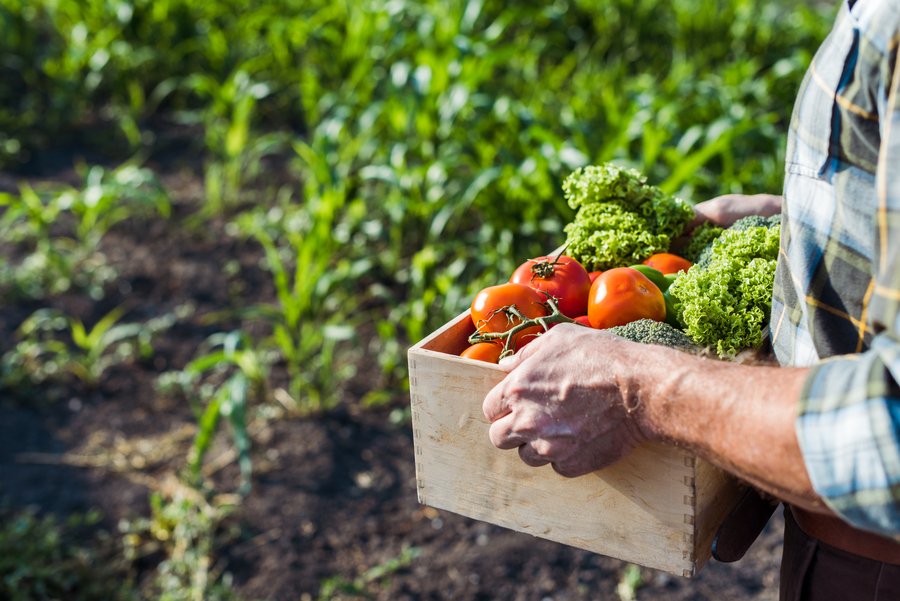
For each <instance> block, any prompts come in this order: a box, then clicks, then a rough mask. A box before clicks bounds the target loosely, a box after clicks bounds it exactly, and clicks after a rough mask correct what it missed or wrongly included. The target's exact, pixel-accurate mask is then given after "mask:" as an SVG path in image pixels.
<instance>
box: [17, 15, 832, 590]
mask: <svg viewBox="0 0 900 601" xmlns="http://www.w3.org/2000/svg"><path fill="white" fill-rule="evenodd" d="M836 8H837V5H836V3H834V4H832V3H824V4H815V3H804V2H799V1H793V0H758V1H754V0H699V1H698V0H670V1H667V2H662V1H658V0H607V1H605V2H589V1H585V0H555V1H550V0H546V1H542V2H533V1H531V0H522V1H519V2H515V3H513V2H498V1H492V0H439V1H438V0H435V1H428V0H423V1H420V2H416V1H412V0H352V1H351V0H328V1H325V0H321V1H320V0H256V1H254V2H249V3H248V2H238V1H236V0H204V1H202V2H201V1H199V0H153V1H150V0H130V1H128V0H80V1H69V0H0V249H2V255H0V297H2V302H3V310H2V311H0V597H2V598H4V599H13V600H20V599H22V600H31V599H67V600H79V599H104V600H106V599H166V600H182V599H184V600H200V599H211V600H213V599H241V600H256V599H259V600H262V599H279V600H280V599H285V600H287V599H291V600H297V599H300V600H304V601H306V600H320V599H463V600H464V599H535V600H543V599H553V600H562V599H622V600H628V599H637V598H640V599H676V600H678V599H737V598H740V599H776V598H777V594H776V590H775V587H776V586H777V578H776V577H777V564H778V560H779V558H780V548H779V541H780V530H779V522H778V520H779V518H778V517H777V516H776V517H775V518H774V519H773V522H772V524H770V528H769V529H768V530H767V532H766V533H765V534H764V535H763V537H762V538H761V539H760V540H759V541H758V543H757V544H756V545H755V546H754V548H753V549H751V552H750V554H749V555H748V557H747V558H746V559H745V560H743V561H742V562H740V563H738V564H734V565H723V564H711V565H710V566H708V567H707V568H706V569H705V570H704V572H703V573H701V575H700V577H698V578H697V579H695V580H685V579H682V578H676V577H671V576H667V575H665V574H662V573H658V572H655V571H653V570H648V569H644V568H640V567H638V566H634V565H629V564H625V563H623V562H619V561H616V560H612V559H609V558H605V557H600V556H595V555H592V554H589V553H586V552H581V551H578V550H575V549H572V548H568V547H564V546H561V545H556V544H553V543H548V542H546V541H541V540H538V539H535V538H532V537H530V536H527V535H519V534H515V533H511V532H508V531H504V530H502V529H499V528H495V527H491V526H488V525H486V524H482V523H478V522H474V521H472V520H467V519H464V518H460V517H458V516H454V515H451V514H447V513H445V512H440V511H436V510H434V509H430V508H427V507H423V506H421V505H419V504H418V503H417V501H416V489H415V473H414V464H413V455H412V437H411V433H410V424H409V408H408V405H409V399H408V382H407V368H406V350H407V348H408V347H409V346H410V345H411V344H414V343H415V342H417V341H418V340H419V339H421V338H422V337H423V336H424V335H426V334H427V333H429V332H430V331H432V330H434V329H435V328H436V327H438V326H439V325H441V324H443V323H444V322H446V321H447V320H448V319H450V318H451V317H453V316H455V315H458V314H459V313H460V312H462V311H463V310H465V308H466V307H467V306H468V304H469V302H470V299H471V296H472V295H473V294H474V293H475V291H477V290H478V289H479V288H481V287H483V286H485V285H489V284H493V283H497V282H498V281H500V280H504V279H506V278H507V277H508V274H509V273H511V271H512V269H513V268H514V267H515V266H516V265H518V264H519V263H520V262H522V261H523V260H524V259H527V258H530V257H532V256H537V255H540V254H543V253H544V252H545V251H547V250H548V249H551V248H555V247H556V246H558V245H559V244H560V242H561V241H562V239H563V237H564V236H563V233H562V228H563V226H564V225H565V224H566V223H567V222H568V221H569V220H570V219H571V217H572V211H571V210H570V209H569V207H567V206H566V204H565V202H564V200H563V198H562V193H561V187H560V186H561V182H562V179H563V178H564V177H565V176H566V175H568V174H569V173H570V172H571V171H572V170H574V169H575V168H577V167H579V166H582V165H586V164H593V163H600V162H604V161H617V162H619V163H621V164H625V165H629V166H632V167H635V168H637V169H639V170H641V171H642V172H644V173H645V174H647V176H648V178H649V180H650V182H651V183H654V184H656V185H659V186H661V187H662V188H663V189H664V190H666V191H668V192H673V193H677V194H678V195H680V196H681V197H683V198H685V199H687V200H689V201H700V200H704V199H706V198H709V197H711V196H715V195H718V194H722V193H727V192H747V193H753V192H776V193H777V192H778V191H780V189H781V180H782V161H783V156H784V141H785V133H786V130H787V124H788V121H789V118H790V113H791V108H792V103H793V97H794V94H795V93H796V90H797V88H798V86H799V83H800V80H801V78H802V76H803V73H804V71H805V68H806V66H807V65H808V63H809V61H810V58H811V56H812V54H813V53H814V51H815V49H816V47H817V46H818V44H819V42H820V41H821V40H822V39H823V38H824V37H825V35H826V34H827V31H828V29H829V27H830V22H831V18H832V16H833V15H834V13H835V11H836Z"/></svg>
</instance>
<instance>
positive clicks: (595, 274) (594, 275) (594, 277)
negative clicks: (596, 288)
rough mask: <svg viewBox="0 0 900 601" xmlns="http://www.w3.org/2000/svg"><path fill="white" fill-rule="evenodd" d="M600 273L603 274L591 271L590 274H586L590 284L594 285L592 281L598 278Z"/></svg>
mask: <svg viewBox="0 0 900 601" xmlns="http://www.w3.org/2000/svg"><path fill="white" fill-rule="evenodd" d="M601 273H603V272H602V271H592V272H590V273H589V274H588V276H590V278H591V284H593V283H594V280H596V279H597V277H598V276H599V275H600V274H601Z"/></svg>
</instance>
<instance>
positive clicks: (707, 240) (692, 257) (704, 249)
mask: <svg viewBox="0 0 900 601" xmlns="http://www.w3.org/2000/svg"><path fill="white" fill-rule="evenodd" d="M772 226H778V227H780V226H781V215H780V214H778V215H773V216H771V217H763V216H762V215H748V216H747V217H741V218H740V219H738V220H737V221H735V222H734V223H733V224H732V225H731V226H729V227H728V229H730V230H745V229H748V228H751V227H772ZM724 231H725V228H723V227H721V226H718V225H715V224H713V223H710V222H705V223H701V224H700V225H698V226H697V227H696V228H695V229H694V231H693V232H691V236H690V239H689V240H688V242H687V244H686V245H685V246H684V247H683V248H681V249H680V250H679V253H678V254H680V255H681V256H682V257H684V258H685V259H687V260H688V261H690V262H691V263H706V262H707V261H708V260H709V257H708V255H709V252H710V250H711V247H710V245H711V244H712V243H713V242H714V241H715V239H716V238H718V237H719V236H720V235H721V234H722V232H724Z"/></svg>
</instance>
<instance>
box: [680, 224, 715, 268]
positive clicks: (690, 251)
mask: <svg viewBox="0 0 900 601" xmlns="http://www.w3.org/2000/svg"><path fill="white" fill-rule="evenodd" d="M724 231H725V228H723V227H720V226H718V225H715V224H713V223H710V222H709V221H707V222H704V223H701V224H700V225H698V226H697V227H696V228H694V231H693V232H691V237H690V240H688V243H687V244H686V245H685V246H684V248H682V249H680V252H679V254H680V255H681V256H682V257H684V258H685V259H687V260H688V261H690V262H691V263H696V262H697V261H698V260H699V259H700V256H701V255H702V254H703V251H704V250H705V249H706V247H708V246H709V245H710V244H712V242H713V241H714V240H715V239H716V238H718V237H719V236H720V235H721V234H722V232H724Z"/></svg>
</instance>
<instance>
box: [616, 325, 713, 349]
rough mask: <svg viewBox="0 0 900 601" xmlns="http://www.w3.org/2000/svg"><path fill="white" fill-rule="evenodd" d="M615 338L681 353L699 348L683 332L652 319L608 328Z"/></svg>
mask: <svg viewBox="0 0 900 601" xmlns="http://www.w3.org/2000/svg"><path fill="white" fill-rule="evenodd" d="M608 331H609V332H612V333H613V334H615V335H616V336H621V337H622V338H625V339H626V340H632V341H634V342H641V343H644V344H659V345H661V346H668V347H671V348H676V349H679V350H683V351H697V350H699V349H700V347H699V346H697V345H696V344H694V341H693V340H691V339H690V338H689V337H688V336H687V335H686V334H685V333H684V332H682V331H681V330H679V329H678V328H675V327H673V326H671V325H669V324H667V323H666V322H664V321H656V320H654V319H638V320H637V321H632V322H630V323H627V324H625V325H622V326H615V327H612V328H609V330H608Z"/></svg>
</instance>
